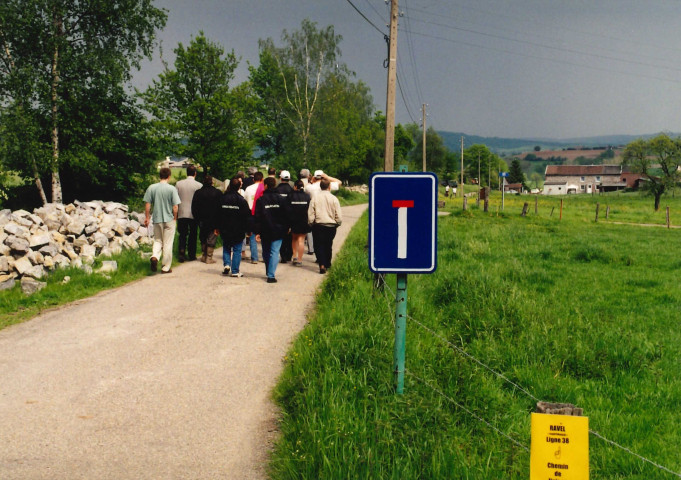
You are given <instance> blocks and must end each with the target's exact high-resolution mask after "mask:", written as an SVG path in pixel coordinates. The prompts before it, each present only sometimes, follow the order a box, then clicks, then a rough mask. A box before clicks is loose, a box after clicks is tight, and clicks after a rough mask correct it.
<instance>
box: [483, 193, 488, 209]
mask: <svg viewBox="0 0 681 480" xmlns="http://www.w3.org/2000/svg"><path fill="white" fill-rule="evenodd" d="M483 208H484V209H485V213H487V212H488V211H489V198H487V197H485V203H484V206H483Z"/></svg>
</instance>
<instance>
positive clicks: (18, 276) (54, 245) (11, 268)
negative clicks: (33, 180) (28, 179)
mask: <svg viewBox="0 0 681 480" xmlns="http://www.w3.org/2000/svg"><path fill="white" fill-rule="evenodd" d="M143 222H144V214H143V213H135V212H132V213H128V207H127V205H123V204H121V203H116V202H103V201H92V202H79V201H75V202H73V203H70V204H68V205H62V204H56V203H49V204H47V205H45V206H43V207H40V208H36V209H35V210H33V213H31V212H28V211H26V210H16V211H14V212H12V211H10V210H1V211H0V290H5V289H8V288H12V287H14V285H15V282H16V281H17V280H19V281H20V282H21V287H22V290H23V291H24V293H27V294H31V293H33V292H35V291H37V290H40V289H41V288H42V287H44V286H45V283H44V282H41V281H40V280H41V279H43V278H44V277H45V276H46V275H47V274H48V273H49V272H50V271H52V270H55V269H56V268H60V267H63V268H66V267H76V268H81V269H83V270H85V271H86V272H88V273H92V266H91V265H92V264H93V263H94V261H95V257H97V256H111V255H114V254H118V253H120V252H122V251H123V249H137V248H139V246H140V245H145V244H147V245H150V244H151V243H152V240H151V239H150V238H149V232H148V230H147V228H146V227H145V226H144V225H143ZM112 263H114V262H107V264H105V265H103V267H104V268H102V269H100V270H101V271H102V272H106V271H112V270H114V269H115V268H114V267H113V266H112Z"/></svg>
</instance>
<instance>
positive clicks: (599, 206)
mask: <svg viewBox="0 0 681 480" xmlns="http://www.w3.org/2000/svg"><path fill="white" fill-rule="evenodd" d="M600 208H601V204H600V203H596V223H598V210H599V209H600Z"/></svg>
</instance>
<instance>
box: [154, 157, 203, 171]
mask: <svg viewBox="0 0 681 480" xmlns="http://www.w3.org/2000/svg"><path fill="white" fill-rule="evenodd" d="M189 165H195V163H194V160H192V159H191V158H189V157H175V156H173V157H166V159H165V160H163V161H162V162H159V163H158V165H157V168H159V169H161V168H163V167H167V168H187V167H188V166H189ZM196 166H197V167H199V165H196Z"/></svg>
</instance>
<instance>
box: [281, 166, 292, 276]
mask: <svg viewBox="0 0 681 480" xmlns="http://www.w3.org/2000/svg"><path fill="white" fill-rule="evenodd" d="M279 178H280V179H281V181H280V183H279V185H277V193H278V194H279V195H281V196H282V197H283V198H284V200H286V203H288V197H289V196H290V195H291V194H292V193H293V187H291V184H290V183H289V181H290V180H291V174H290V173H289V172H288V170H282V171H281V172H280V173H279ZM279 255H280V256H281V263H288V262H290V261H291V257H293V249H292V248H291V234H290V233H288V234H286V236H285V237H284V238H283V241H282V243H281V250H280V251H279Z"/></svg>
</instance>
